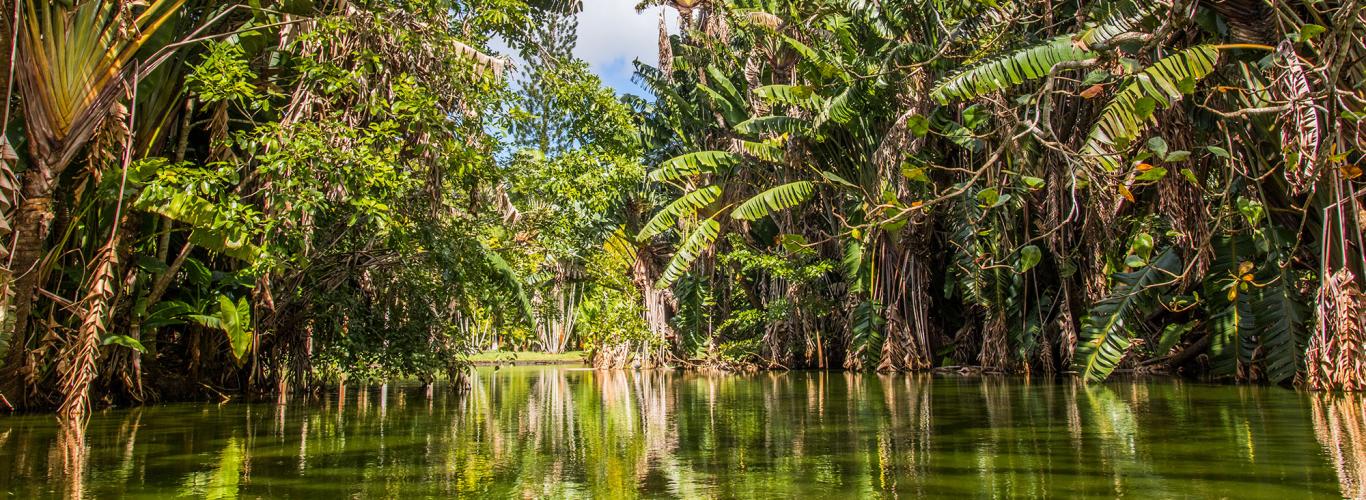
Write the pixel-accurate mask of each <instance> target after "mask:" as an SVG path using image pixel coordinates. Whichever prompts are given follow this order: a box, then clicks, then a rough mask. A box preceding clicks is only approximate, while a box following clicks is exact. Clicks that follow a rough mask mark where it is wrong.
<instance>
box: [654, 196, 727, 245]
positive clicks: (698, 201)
mask: <svg viewBox="0 0 1366 500" xmlns="http://www.w3.org/2000/svg"><path fill="white" fill-rule="evenodd" d="M720 197H721V186H706V187H702V188H698V189H697V190H696V191H692V192H690V193H688V194H685V195H683V196H680V197H678V199H677V200H674V201H672V202H670V203H669V204H668V205H665V206H664V208H662V209H660V210H659V213H656V214H655V216H654V217H652V218H650V222H647V223H645V227H643V228H641V229H640V234H638V235H636V240H637V241H645V240H647V239H650V238H653V237H654V236H655V235H657V234H659V233H662V232H664V231H668V230H669V228H671V227H673V226H674V224H677V223H678V219H679V218H683V217H691V216H692V215H693V214H696V213H697V211H698V210H700V209H702V207H705V206H707V205H710V204H712V203H714V202H715V201H716V200H717V199H718V198H720Z"/></svg>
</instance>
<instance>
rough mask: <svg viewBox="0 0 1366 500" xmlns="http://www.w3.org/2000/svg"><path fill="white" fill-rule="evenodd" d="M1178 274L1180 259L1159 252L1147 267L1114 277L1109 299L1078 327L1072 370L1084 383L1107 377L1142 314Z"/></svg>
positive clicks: (1174, 255) (1102, 302)
mask: <svg viewBox="0 0 1366 500" xmlns="http://www.w3.org/2000/svg"><path fill="white" fill-rule="evenodd" d="M1180 270H1181V258H1180V257H1177V256H1176V254H1175V253H1173V252H1172V251H1171V250H1167V251H1166V252H1163V253H1162V255H1159V256H1158V257H1157V258H1156V259H1153V262H1151V263H1149V264H1148V265H1147V266H1145V267H1143V268H1141V269H1139V270H1137V271H1134V272H1130V273H1121V274H1117V275H1115V276H1114V279H1115V282H1116V285H1115V287H1114V289H1113V290H1112V291H1111V293H1110V296H1108V297H1106V298H1105V299H1104V300H1102V301H1100V302H1099V303H1097V304H1096V305H1095V306H1093V307H1092V308H1091V311H1090V313H1089V314H1087V316H1086V320H1085V321H1084V322H1083V324H1082V328H1081V339H1080V342H1078V343H1077V352H1076V357H1075V363H1076V369H1077V371H1078V372H1080V373H1081V375H1082V377H1083V378H1085V380H1086V381H1088V382H1101V381H1104V380H1105V379H1106V378H1109V377H1110V373H1112V372H1114V370H1115V367H1117V366H1119V362H1120V360H1121V359H1123V358H1124V353H1125V351H1127V350H1128V349H1129V343H1130V341H1132V340H1133V337H1134V331H1135V328H1137V325H1138V323H1140V322H1142V321H1143V313H1144V312H1146V311H1149V310H1151V308H1152V307H1153V305H1152V303H1153V297H1154V296H1155V295H1156V294H1157V292H1158V291H1159V290H1160V289H1161V288H1165V287H1164V286H1159V285H1162V284H1164V283H1165V282H1167V281H1169V280H1171V279H1172V276H1173V275H1175V274H1176V273H1178V272H1180Z"/></svg>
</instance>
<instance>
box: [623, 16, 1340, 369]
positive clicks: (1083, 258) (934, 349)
mask: <svg viewBox="0 0 1366 500" xmlns="http://www.w3.org/2000/svg"><path fill="white" fill-rule="evenodd" d="M651 3H660V2H645V3H643V4H642V6H645V5H649V4H651ZM667 4H668V5H671V6H673V7H675V8H676V9H677V10H678V12H679V14H680V16H681V18H682V22H681V30H680V32H679V33H678V34H671V33H668V32H665V31H661V41H660V50H661V57H660V65H659V67H650V66H641V67H640V68H639V72H638V76H639V79H640V81H641V82H642V84H643V85H646V86H648V87H649V88H650V89H651V90H652V91H653V93H654V94H655V95H656V96H657V99H655V100H654V101H653V102H651V103H650V105H649V107H648V108H647V110H646V111H645V112H644V113H643V115H642V123H643V125H642V127H643V128H642V131H643V135H644V137H645V140H646V141H647V142H648V146H647V147H648V151H649V158H650V164H651V165H652V167H653V169H652V171H651V172H650V173H649V178H650V180H651V181H652V183H653V186H654V188H653V189H655V190H657V191H659V192H661V193H663V194H664V195H665V196H666V197H667V198H668V199H670V200H671V201H669V202H667V203H666V204H663V205H662V206H661V207H660V208H659V209H658V210H656V211H655V212H654V214H653V217H652V218H650V219H649V220H647V221H646V222H643V223H642V224H641V225H640V226H638V227H633V228H631V229H632V230H633V231H635V232H636V233H637V236H638V237H639V238H640V240H641V241H643V242H647V243H649V244H652V245H653V244H658V243H661V242H668V243H669V244H670V245H671V246H672V248H673V252H672V257H670V258H669V259H668V260H667V261H665V260H661V261H660V264H659V266H660V269H661V270H660V271H659V272H658V273H656V274H655V275H653V277H655V278H657V280H658V285H659V286H662V287H665V286H667V287H671V289H672V290H673V302H671V305H672V306H673V307H674V308H676V314H674V315H673V316H672V322H671V326H672V328H673V329H674V330H675V331H677V332H678V334H677V336H676V339H677V341H676V342H675V344H674V352H675V353H676V354H679V355H682V356H685V357H688V358H694V359H707V360H711V361H713V362H715V363H720V364H736V363H740V364H758V365H760V366H769V367H788V368H792V367H837V366H841V365H842V366H844V367H846V368H852V369H858V368H863V369H878V370H924V369H929V368H933V367H952V366H963V365H968V366H975V367H980V368H981V369H984V370H987V371H997V372H1014V373H1029V372H1037V373H1059V372H1076V373H1078V374H1079V375H1080V376H1083V377H1085V378H1086V379H1087V380H1091V381H1100V380H1105V379H1106V378H1108V377H1109V376H1111V375H1112V374H1113V373H1115V372H1117V371H1160V370H1171V371H1185V372H1187V373H1199V374H1211V375H1214V376H1216V377H1228V378H1232V379H1236V380H1240V381H1268V382H1273V383H1281V384H1290V383H1305V384H1307V385H1309V386H1311V387H1314V388H1320V389H1346V390H1355V389H1360V388H1362V387H1363V386H1362V384H1363V382H1366V372H1363V370H1362V367H1363V365H1362V364H1361V363H1362V362H1363V360H1364V358H1363V357H1362V354H1361V348H1362V341H1363V340H1366V339H1363V338H1362V334H1363V323H1362V322H1363V318H1362V316H1361V314H1360V313H1359V311H1360V308H1361V305H1362V304H1363V302H1362V301H1363V298H1362V294H1361V284H1362V281H1361V280H1362V272H1363V263H1366V261H1363V257H1362V238H1361V230H1362V228H1363V226H1362V225H1363V223H1366V212H1363V211H1362V201H1363V200H1362V196H1363V191H1362V178H1361V167H1360V162H1361V161H1362V159H1363V158H1362V150H1361V144H1362V142H1361V139H1362V135H1361V134H1362V124H1361V119H1362V118H1363V116H1366V115H1362V111H1363V110H1366V108H1364V107H1363V106H1364V105H1366V100H1364V99H1363V97H1364V94H1363V91H1362V85H1364V84H1366V64H1363V62H1362V57H1363V56H1366V48H1364V47H1363V44H1362V40H1363V38H1362V37H1363V34H1364V32H1366V22H1364V21H1366V16H1363V12H1364V11H1363V8H1362V6H1361V5H1360V4H1358V3H1357V2H1351V1H1344V2H1308V1H1306V2H1262V1H1259V0H1222V1H1175V2H1133V3H1130V2H1123V1H1116V2H1055V1H1046V0H1044V1H1019V2H953V1H915V0H891V1H880V2H864V1H834V0H831V1H801V2H798V1H784V0H732V1H726V2H721V1H698V2H681V1H673V2H667Z"/></svg>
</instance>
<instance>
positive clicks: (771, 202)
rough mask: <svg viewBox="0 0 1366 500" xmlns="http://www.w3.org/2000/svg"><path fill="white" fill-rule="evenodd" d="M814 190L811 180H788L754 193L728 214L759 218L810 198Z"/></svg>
mask: <svg viewBox="0 0 1366 500" xmlns="http://www.w3.org/2000/svg"><path fill="white" fill-rule="evenodd" d="M815 192H816V186H815V184H812V183H811V181H797V182H789V183H787V184H783V185H781V186H778V187H775V188H772V189H769V190H767V191H764V192H762V193H759V194H757V195H754V197H753V198H750V199H749V200H748V201H745V202H744V203H742V204H740V206H739V207H736V208H735V211H733V212H731V214H730V215H731V217H734V218H736V219H741V220H755V219H760V218H763V217H767V216H768V214H770V213H773V212H776V211H780V210H786V209H789V208H792V207H795V206H797V205H799V204H801V203H802V202H804V201H806V200H808V199H810V198H811V195H812V194H814V193H815Z"/></svg>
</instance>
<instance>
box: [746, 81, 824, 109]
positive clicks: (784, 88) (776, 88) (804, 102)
mask: <svg viewBox="0 0 1366 500" xmlns="http://www.w3.org/2000/svg"><path fill="white" fill-rule="evenodd" d="M754 95H756V96H759V98H760V99H763V100H764V102H767V103H769V104H782V105H787V106H795V107H798V108H801V109H805V110H815V109H819V108H820V107H821V103H822V102H824V101H825V99H824V98H822V97H821V96H820V95H819V94H817V93H816V91H815V90H814V89H812V88H811V87H810V86H806V85H765V86H763V87H759V88H757V89H754Z"/></svg>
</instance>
